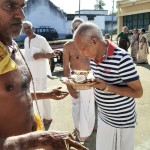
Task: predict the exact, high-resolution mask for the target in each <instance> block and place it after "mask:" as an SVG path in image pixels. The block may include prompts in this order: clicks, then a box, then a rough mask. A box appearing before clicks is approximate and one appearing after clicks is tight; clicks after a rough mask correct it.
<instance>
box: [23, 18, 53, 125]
mask: <svg viewBox="0 0 150 150" xmlns="http://www.w3.org/2000/svg"><path fill="white" fill-rule="evenodd" d="M23 32H24V33H25V35H26V36H27V37H26V39H25V41H24V49H25V59H26V61H27V63H28V66H29V68H30V71H31V73H32V77H33V81H34V86H35V91H47V88H48V87H47V74H50V75H51V71H50V69H49V59H50V58H51V57H53V55H54V53H53V50H52V48H51V47H50V45H49V43H48V42H47V40H46V39H45V38H44V37H43V36H41V35H37V34H35V32H34V28H33V25H32V23H31V22H30V21H24V22H23ZM31 90H32V91H33V86H32V84H31ZM37 107H38V108H37ZM33 108H34V111H35V113H36V114H38V113H40V116H41V119H42V120H43V122H44V124H45V125H47V124H49V123H51V121H52V116H51V103H50V100H44V101H43V100H42V99H41V100H38V102H37V103H36V102H33ZM38 109H39V112H38Z"/></svg>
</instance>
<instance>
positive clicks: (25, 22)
mask: <svg viewBox="0 0 150 150" xmlns="http://www.w3.org/2000/svg"><path fill="white" fill-rule="evenodd" d="M24 25H28V26H30V27H33V24H32V23H31V22H30V21H23V26H24Z"/></svg>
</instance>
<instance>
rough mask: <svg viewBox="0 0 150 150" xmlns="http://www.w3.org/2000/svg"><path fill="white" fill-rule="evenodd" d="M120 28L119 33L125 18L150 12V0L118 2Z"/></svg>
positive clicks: (124, 0) (123, 0)
mask: <svg viewBox="0 0 150 150" xmlns="http://www.w3.org/2000/svg"><path fill="white" fill-rule="evenodd" d="M117 9H118V24H117V26H118V28H117V33H119V32H121V30H122V27H123V16H127V15H132V14H140V13H146V12H150V0H132V2H131V0H122V1H120V0H119V1H117Z"/></svg>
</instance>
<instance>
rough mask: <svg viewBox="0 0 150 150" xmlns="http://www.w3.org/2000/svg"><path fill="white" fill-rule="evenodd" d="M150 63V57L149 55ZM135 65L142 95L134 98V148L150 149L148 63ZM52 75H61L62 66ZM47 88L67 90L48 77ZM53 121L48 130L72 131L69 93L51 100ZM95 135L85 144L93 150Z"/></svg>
mask: <svg viewBox="0 0 150 150" xmlns="http://www.w3.org/2000/svg"><path fill="white" fill-rule="evenodd" d="M149 64H150V57H149ZM149 64H142V65H136V68H137V70H138V73H139V75H140V78H141V82H142V86H143V89H144V95H143V97H142V98H140V99H136V110H137V126H136V129H135V150H150V89H149V88H150V65H149ZM53 75H54V76H57V77H59V78H60V77H61V76H63V68H62V67H60V66H57V67H56V68H55V71H54V73H53ZM48 84H49V89H51V88H54V87H58V86H61V87H62V88H63V90H67V89H66V86H65V85H64V84H62V83H61V82H60V80H59V79H55V80H51V79H48ZM51 104H52V116H53V122H52V124H51V126H50V128H49V130H67V131H69V132H72V131H73V129H74V126H73V120H72V115H71V96H70V95H69V96H68V97H66V98H65V99H64V100H61V101H51ZM95 135H96V133H95V132H93V134H92V135H91V137H90V138H89V139H88V140H87V142H86V143H85V145H86V146H87V147H88V148H89V149H90V150H95Z"/></svg>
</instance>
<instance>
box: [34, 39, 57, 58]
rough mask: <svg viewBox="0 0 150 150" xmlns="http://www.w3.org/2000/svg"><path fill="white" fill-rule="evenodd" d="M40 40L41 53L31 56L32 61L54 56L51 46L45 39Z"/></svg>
mask: <svg viewBox="0 0 150 150" xmlns="http://www.w3.org/2000/svg"><path fill="white" fill-rule="evenodd" d="M40 40H41V45H42V46H41V49H42V51H43V52H42V53H36V54H34V55H33V57H34V59H35V60H36V59H41V58H46V59H50V58H52V57H53V56H54V51H53V50H52V48H51V46H50V45H49V43H48V42H47V40H46V39H45V38H42V39H40Z"/></svg>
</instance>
